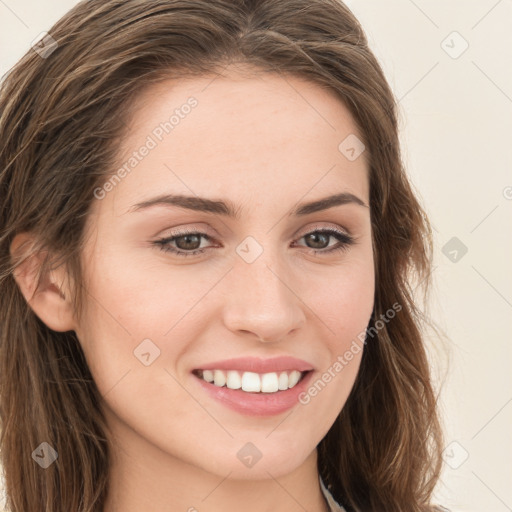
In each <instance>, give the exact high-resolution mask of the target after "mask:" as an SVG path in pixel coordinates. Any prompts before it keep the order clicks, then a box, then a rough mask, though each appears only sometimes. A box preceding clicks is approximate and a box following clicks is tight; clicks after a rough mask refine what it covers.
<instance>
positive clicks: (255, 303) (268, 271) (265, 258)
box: [224, 237, 304, 341]
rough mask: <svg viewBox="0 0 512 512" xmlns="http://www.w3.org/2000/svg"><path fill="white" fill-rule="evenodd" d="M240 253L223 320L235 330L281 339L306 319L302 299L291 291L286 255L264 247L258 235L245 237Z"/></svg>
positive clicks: (238, 251) (233, 271)
mask: <svg viewBox="0 0 512 512" xmlns="http://www.w3.org/2000/svg"><path fill="white" fill-rule="evenodd" d="M248 238H250V237H248ZM237 253H238V256H237V257H236V258H235V264H234V268H233V270H232V271H231V272H230V282H229V285H228V286H229V289H230V293H229V295H228V296H229V300H228V301H227V303H226V304H225V308H226V309H225V310H224V322H225V323H226V326H227V327H228V328H229V329H230V330H232V331H250V332H252V333H254V334H255V335H256V336H257V337H258V338H259V339H263V340H265V341H278V340H279V339H281V338H283V337H285V336H286V335H287V334H288V333H290V332H291V331H293V330H294V329H296V328H298V327H299V326H300V325H301V324H302V323H303V322H304V312H303V309H302V307H301V304H302V302H301V301H300V300H299V298H298V297H297V296H296V295H295V294H294V293H293V291H292V290H293V284H292V283H289V281H290V279H291V278H290V272H288V271H287V268H286V266H285V264H284V263H283V256H282V255H281V256H279V255H278V254H277V252H274V251H272V250H271V249H270V248H265V249H264V248H263V246H262V245H261V244H259V243H258V242H257V241H255V239H252V240H250V239H249V240H244V241H243V242H242V243H241V244H240V245H239V246H238V247H237Z"/></svg>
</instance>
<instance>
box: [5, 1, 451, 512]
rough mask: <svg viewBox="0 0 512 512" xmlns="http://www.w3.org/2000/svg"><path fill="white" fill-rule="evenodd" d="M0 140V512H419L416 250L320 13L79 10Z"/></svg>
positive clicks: (422, 463) (347, 34)
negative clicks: (1, 494) (1, 479)
mask: <svg viewBox="0 0 512 512" xmlns="http://www.w3.org/2000/svg"><path fill="white" fill-rule="evenodd" d="M0 140H1V144H0V173H1V174H0V190H1V197H2V208H1V217H0V227H1V239H0V251H1V255H0V258H1V260H0V261H1V263H0V264H1V272H0V276H1V277H0V279H1V281H0V290H1V293H0V301H1V307H0V311H1V315H2V316H1V320H0V322H1V325H2V330H1V340H0V343H1V356H0V365H1V366H0V396H1V401H0V405H1V418H2V438H1V453H2V463H3V466H4V472H5V486H6V492H7V499H8V502H7V503H8V506H9V508H10V510H12V511H22V510H23V511H25V512H27V511H36V510H38V511H40V510H46V511H52V512H53V511H66V512H68V511H70V510H73V511H75V510H76V511H80V512H82V511H84V512H85V511H93V510H94V511H96V510H97V511H104V512H113V511H117V510H122V511H124V512H131V511H135V510H155V511H157V510H158V511H160V510H189V511H192V510H209V511H217V510H220V509H222V510H236V509H241V508H242V509H243V510H245V511H249V512H251V511H256V510H270V509H272V510H274V511H280V510H283V511H284V510H286V511H294V510H311V511H313V510H314V511H328V510H345V511H347V512H348V511H377V510H378V511H408V512H410V511H432V510H439V508H436V507H435V506H434V505H432V504H431V496H432V492H433V489H434V487H435V484H436V482H437V480H438V478H439V473H440V468H441V457H440V452H441V449H442V433H441V429H440V424H439V420H438V415H437V410H436V396H435V394H434V391H433V388H432V385H431V381H430V375H429V366H428V360H427V357H426V353H425V348H424V345H423V340H422V336H421V331H420V324H421V321H422V320H423V317H422V314H421V311H420V310H419V308H418V307H417V306H416V305H415V303H414V300H413V291H414V286H416V284H415V283H421V284H422V286H425V290H426V287H427V285H428V282H429V281H428V280H429V275H430V269H431V234H430V227H429V223H428V220H427V218H426V216H425V214H424V211H423V210H422V207H421V206H420V204H419V202H418V201H417V199H416V197H415V195H414V193H413V191H412V189H411V186H410V184H409V182H408V180H407V177H406V174H405V171H404V169H403V167H402V163H401V160H400V152H399V143H398V133H397V121H396V104H395V100H394V97H393V94H392V92H391V90H390V88H389V85H388V84H387V82H386V79H385V77H384V75H383V73H382V70H381V68H380V66H379V64H378V62H377V61H376V59H375V57H374V56H373V54H372V52H371V51H370V50H369V48H368V45H367V40H366V38H365V35H364V33H363V30H362V28H361V27H360V25H359V24H358V22H357V20H356V19H355V18H354V16H353V15H352V13H351V12H350V11H349V10H348V9H347V8H346V7H345V6H344V5H343V4H342V3H341V2H339V1H337V0H314V1H311V0H307V1H306V0H280V1H278V2H276V1H274V0H272V1H270V0H267V1H256V0H253V1H249V0H246V1H243V0H230V1H227V0H222V1H215V2H209V1H206V0H204V1H202V0H194V1H191V0H188V1H187V0H181V1H180V0H155V1H152V2H144V1H141V0H123V1H121V0H115V1H107V2H105V1H103V0H101V1H100V0H90V1H87V2H81V3H80V4H78V5H77V6H76V7H75V8H73V9H72V10H71V11H70V12H69V13H68V14H67V15H66V16H64V17H63V18H62V19H61V20H60V21H59V22H58V23H57V24H56V25H55V26H54V27H53V28H52V29H51V30H50V32H49V35H48V36H46V37H45V38H44V39H43V40H42V42H41V44H39V45H37V46H35V47H34V49H33V50H31V51H30V52H28V53H27V54H26V55H25V56H24V57H23V58H22V59H21V61H20V62H19V63H18V64H17V65H16V66H15V67H14V68H13V69H12V70H11V72H10V73H9V75H8V76H7V77H6V79H5V81H4V83H3V84H2V88H1V94H0Z"/></svg>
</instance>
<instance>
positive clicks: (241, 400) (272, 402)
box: [192, 371, 313, 416]
mask: <svg viewBox="0 0 512 512" xmlns="http://www.w3.org/2000/svg"><path fill="white" fill-rule="evenodd" d="M192 376H193V377H194V379H195V380H196V381H198V383H199V385H200V386H201V387H202V388H203V389H204V390H205V391H206V392H207V393H209V395H210V396H211V397H213V398H215V399H216V400H218V401H219V402H220V403H221V404H223V405H225V406H226V407H228V408H230V409H232V410H234V411H236V412H239V413H241V414H246V415H248V416H274V415H276V414H281V413H283V412H286V411H288V410H289V409H291V408H292V407H293V406H294V405H296V404H297V403H299V395H300V394H301V393H303V392H304V391H305V390H306V389H307V387H308V384H309V382H310V381H311V379H312V376H313V371H309V372H308V373H306V375H305V376H304V377H303V378H302V380H301V381H300V382H299V383H298V384H297V385H295V386H294V387H293V388H290V389H287V390H285V391H276V392H275V393H248V392H246V391H242V390H241V389H229V388H226V387H222V388H220V387H219V386H215V384H211V383H209V382H206V381H205V380H203V379H201V378H200V377H197V376H196V375H192Z"/></svg>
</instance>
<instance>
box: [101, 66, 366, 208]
mask: <svg viewBox="0 0 512 512" xmlns="http://www.w3.org/2000/svg"><path fill="white" fill-rule="evenodd" d="M191 98H192V99H193V101H192V100H191ZM190 105H194V106H193V107H191V106H190ZM350 137H357V138H358V139H362V136H361V134H360V132H359V130H358V127H357V125H356V123H355V121H354V119H353V117H352V115H351V114H350V111H349V110H348V109H347V107H346V106H345V104H344V103H343V102H342V101H341V99H340V98H339V97H338V96H336V95H335V93H334V92H333V91H331V90H329V89H327V88H326V87H323V86H320V85H318V84H316V83H313V82H310V81H307V80H305V79H303V78H299V77H296V76H292V75H283V74H279V73H272V74H271V73H263V72H260V73H258V74H255V73H251V74H247V73H240V72H238V71H233V70H230V71H228V72H224V73H223V75H220V76H218V75H211V76H202V77H196V78H187V79H182V80H176V79H172V80H171V79H169V80H166V81H163V82H160V83H158V84H156V85H153V86H150V87H148V88H147V89H146V90H145V91H144V92H143V93H142V94H140V95H139V96H138V98H136V101H135V102H134V103H133V104H132V105H131V114H130V120H129V123H128V125H127V131H126V133H125V136H124V138H123V141H122V145H121V150H120V152H119V160H118V162H117V165H118V167H121V166H123V165H125V166H126V165H127V167H131V169H130V170H129V172H128V173H124V174H126V178H123V179H122V180H121V182H120V183H118V184H117V185H116V186H115V188H114V190H113V193H111V194H108V196H107V198H106V199H107V200H110V201H113V200H114V199H115V203H116V211H118V213H121V212H125V211H127V210H128V209H129V207H130V206H131V205H133V204H134V203H135V202H138V201H140V200H144V199H145V198H146V197H147V196H151V195H154V193H156V192H159V193H161V192H163V191H167V192H168V191H172V192H175V193H187V194H188V195H190V194H191V193H192V194H197V195H199V196H210V197H214V196H215V197H224V196H225V195H226V194H229V195H230V196H231V198H232V199H233V200H235V201H236V199H237V198H240V200H245V201H248V200H249V199H252V200H253V201H254V200H257V201H263V200H264V199H265V198H267V200H271V201H277V202H279V201H281V200H286V199H285V197H284V196H289V198H295V200H297V199H298V198H300V197H302V196H305V195H310V196H311V198H316V197H319V196H323V195H326V193H333V192H335V191H349V192H352V193H355V194H357V195H358V196H359V197H361V198H362V199H363V200H365V201H367V198H368V193H369V190H368V176H367V174H368V173H367V162H366V155H365V152H363V153H362V154H361V156H360V157H359V158H357V159H355V160H350V159H348V158H347V157H346V155H345V154H344V153H343V152H342V151H341V149H340V144H342V143H343V141H344V140H346V139H347V138H350ZM144 146H151V149H150V150H149V151H144V157H143V158H140V157H139V159H138V160H137V161H135V160H134V159H133V158H134V157H133V155H134V153H137V152H140V151H139V150H140V149H141V148H143V147H144ZM130 160H131V164H132V165H131V166H130ZM163 189H165V190H163ZM306 199H308V198H307V197H306Z"/></svg>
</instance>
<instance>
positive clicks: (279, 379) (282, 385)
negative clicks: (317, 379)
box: [199, 370, 302, 393]
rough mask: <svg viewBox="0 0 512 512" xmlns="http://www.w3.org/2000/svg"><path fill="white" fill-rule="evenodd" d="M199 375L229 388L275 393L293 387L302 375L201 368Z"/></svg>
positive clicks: (216, 384) (217, 384)
mask: <svg viewBox="0 0 512 512" xmlns="http://www.w3.org/2000/svg"><path fill="white" fill-rule="evenodd" d="M199 376H200V377H202V378H203V380H205V381H206V382H211V383H212V384H214V385H215V386H219V387H222V386H227V387H228V388H229V389H242V390H243V391H251V392H263V393H275V392H276V391H278V390H280V391H284V390H286V389H289V388H293V387H294V386H295V385H296V384H297V382H299V380H300V378H301V377H302V372H299V371H298V370H292V371H290V372H279V373H276V372H271V373H263V374H259V373H254V372H238V371H237V370H227V371H224V370H202V371H199Z"/></svg>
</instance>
